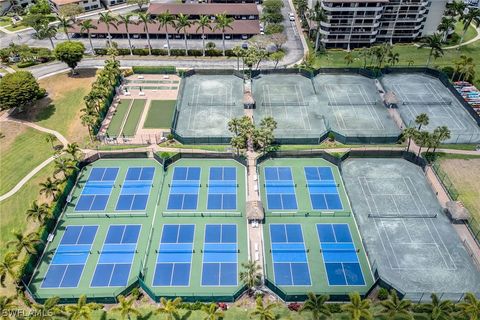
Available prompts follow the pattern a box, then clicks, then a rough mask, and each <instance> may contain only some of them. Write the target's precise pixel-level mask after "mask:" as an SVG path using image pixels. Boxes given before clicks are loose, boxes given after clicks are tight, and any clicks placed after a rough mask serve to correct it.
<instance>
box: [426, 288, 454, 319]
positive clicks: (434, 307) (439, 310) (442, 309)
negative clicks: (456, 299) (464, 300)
mask: <svg viewBox="0 0 480 320" xmlns="http://www.w3.org/2000/svg"><path fill="white" fill-rule="evenodd" d="M430 297H431V298H432V302H431V303H425V304H422V306H421V310H422V313H426V314H428V318H429V319H430V320H449V319H452V315H451V313H452V311H453V308H454V305H453V303H452V302H451V301H450V300H445V301H440V299H438V297H437V295H436V294H435V293H432V294H431V296H430Z"/></svg>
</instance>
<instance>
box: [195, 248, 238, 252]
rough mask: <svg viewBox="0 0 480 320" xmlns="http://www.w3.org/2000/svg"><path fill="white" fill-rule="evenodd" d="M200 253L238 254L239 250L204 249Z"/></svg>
mask: <svg viewBox="0 0 480 320" xmlns="http://www.w3.org/2000/svg"><path fill="white" fill-rule="evenodd" d="M202 253H240V249H220V248H219V249H205V250H202Z"/></svg>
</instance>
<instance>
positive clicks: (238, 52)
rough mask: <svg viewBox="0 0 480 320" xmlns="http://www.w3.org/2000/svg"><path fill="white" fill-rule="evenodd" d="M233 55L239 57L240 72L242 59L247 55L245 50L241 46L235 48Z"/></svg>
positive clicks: (238, 66)
mask: <svg viewBox="0 0 480 320" xmlns="http://www.w3.org/2000/svg"><path fill="white" fill-rule="evenodd" d="M232 52H233V54H234V55H235V57H237V70H240V57H241V56H243V55H244V54H245V49H242V47H240V46H235V47H233V49H232Z"/></svg>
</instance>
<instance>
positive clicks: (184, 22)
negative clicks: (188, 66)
mask: <svg viewBox="0 0 480 320" xmlns="http://www.w3.org/2000/svg"><path fill="white" fill-rule="evenodd" d="M189 17H190V16H189V15H188V14H187V15H185V14H183V13H180V14H179V15H178V16H177V23H176V24H175V30H177V32H181V31H182V30H183V39H184V40H185V55H186V56H188V45H187V28H190V27H191V26H192V22H191V21H190V20H189Z"/></svg>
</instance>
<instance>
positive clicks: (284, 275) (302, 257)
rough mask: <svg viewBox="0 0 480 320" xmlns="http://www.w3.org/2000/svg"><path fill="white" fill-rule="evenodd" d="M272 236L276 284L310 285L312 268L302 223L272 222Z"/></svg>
mask: <svg viewBox="0 0 480 320" xmlns="http://www.w3.org/2000/svg"><path fill="white" fill-rule="evenodd" d="M270 238H271V246H272V247H271V250H270V251H271V253H272V259H273V269H274V274H275V284H276V285H280V286H308V285H310V284H311V279H310V270H309V267H308V258H307V249H306V248H305V243H304V240H303V233H302V225H301V224H293V223H292V224H270Z"/></svg>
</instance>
